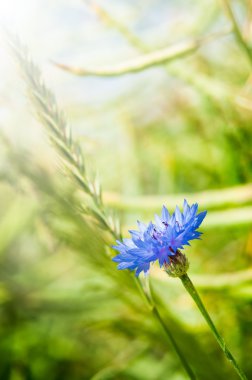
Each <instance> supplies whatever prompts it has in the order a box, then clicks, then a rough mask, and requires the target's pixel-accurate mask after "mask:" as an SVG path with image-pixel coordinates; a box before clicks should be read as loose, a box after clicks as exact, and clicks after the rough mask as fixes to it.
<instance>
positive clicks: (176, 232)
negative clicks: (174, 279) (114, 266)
mask: <svg viewBox="0 0 252 380" xmlns="http://www.w3.org/2000/svg"><path fill="white" fill-rule="evenodd" d="M197 211H198V204H197V203H194V204H192V206H189V204H188V203H187V201H186V200H184V204H183V212H181V211H180V209H179V208H178V206H176V208H175V211H174V213H173V214H172V215H170V214H169V212H168V210H167V208H166V207H165V206H163V208H162V214H161V217H159V216H158V215H155V224H153V223H152V222H150V223H149V224H144V223H142V222H139V221H138V222H137V224H138V228H139V230H138V231H136V230H130V231H129V232H130V234H131V239H123V242H121V241H119V240H117V245H115V246H113V247H112V248H114V249H115V250H117V251H119V252H120V253H119V254H118V255H117V256H115V257H114V258H113V261H115V262H117V263H119V265H118V269H129V270H135V271H136V276H138V275H139V274H140V273H141V272H144V273H145V274H148V272H149V269H150V264H151V263H153V262H155V261H158V262H159V265H160V267H163V266H166V267H167V265H171V260H172V257H173V256H176V255H177V254H178V252H179V250H181V249H183V248H184V246H185V245H190V243H189V241H190V240H194V239H200V236H201V234H202V233H201V232H199V231H197V229H198V228H199V226H200V225H201V223H202V221H203V219H204V218H205V216H206V213H207V212H206V211H203V212H201V213H199V214H197Z"/></svg>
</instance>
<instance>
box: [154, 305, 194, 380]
mask: <svg viewBox="0 0 252 380" xmlns="http://www.w3.org/2000/svg"><path fill="white" fill-rule="evenodd" d="M152 313H153V315H154V316H155V318H156V319H157V320H158V321H159V323H160V325H161V326H162V327H163V329H164V331H165V333H166V335H167V336H168V338H169V340H170V342H171V343H172V346H173V348H174V350H175V351H176V353H177V355H178V357H179V359H180V361H181V363H182V365H183V367H184V369H185V371H186V372H187V374H188V376H189V378H190V379H191V380H196V376H195V374H194V373H193V371H192V369H191V367H190V366H189V364H188V362H187V360H186V359H185V357H184V355H183V354H182V352H181V351H180V348H179V347H178V345H177V343H176V341H175V339H174V337H173V335H172V334H171V332H170V330H169V329H168V328H167V326H166V324H165V322H164V321H163V319H162V317H161V315H160V313H159V311H158V309H157V307H156V306H155V305H154V306H153V308H152Z"/></svg>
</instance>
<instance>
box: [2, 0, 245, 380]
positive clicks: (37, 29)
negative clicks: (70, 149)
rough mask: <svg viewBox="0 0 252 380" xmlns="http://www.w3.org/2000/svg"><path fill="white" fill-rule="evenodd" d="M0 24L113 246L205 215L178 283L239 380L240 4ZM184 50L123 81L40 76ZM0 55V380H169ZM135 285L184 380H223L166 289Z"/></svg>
mask: <svg viewBox="0 0 252 380" xmlns="http://www.w3.org/2000/svg"><path fill="white" fill-rule="evenodd" d="M229 6H231V8H229ZM229 9H232V12H233V15H234V16H235V19H236V21H237V24H236V28H239V29H238V31H237V29H235V28H234V24H233V22H234V20H232V18H231V17H230V13H229V12H228V10H229ZM0 21H1V24H2V25H4V27H7V28H8V30H9V31H11V32H15V33H17V35H18V36H19V37H20V38H21V40H22V41H24V42H25V44H27V46H28V47H29V51H30V53H31V55H32V56H33V58H34V60H35V61H36V62H37V64H38V65H39V67H40V68H41V70H42V72H43V77H44V79H45V81H46V83H47V85H48V87H49V88H51V89H52V91H53V92H54V93H55V95H56V98H57V101H58V104H59V106H60V108H61V109H62V110H63V112H64V114H65V115H66V117H67V120H68V122H69V124H70V125H71V128H72V132H73V136H74V138H75V140H76V141H78V143H79V144H80V145H81V147H82V151H83V155H84V158H85V163H86V166H87V168H88V172H89V173H90V177H92V178H94V177H96V176H97V177H98V178H99V181H100V182H101V184H102V189H103V198H104V204H105V206H106V207H107V208H108V209H109V210H110V211H111V212H112V213H113V214H115V215H117V216H118V218H119V220H120V221H121V225H122V231H123V234H124V235H125V236H127V234H128V233H127V230H128V229H129V228H132V227H133V226H135V224H136V220H137V219H140V220H142V221H145V222H148V221H150V220H151V219H152V218H153V215H154V213H159V212H160V211H161V207H162V205H163V204H165V205H167V206H168V208H169V209H171V210H172V209H173V208H174V207H175V205H176V204H178V205H181V206H182V203H183V199H184V198H185V197H186V198H187V199H188V201H190V202H192V201H197V202H198V203H199V206H200V208H201V209H202V210H203V209H207V210H208V215H207V218H206V220H205V221H204V223H203V226H202V228H201V230H202V231H203V232H204V235H203V239H202V241H199V242H196V243H193V244H192V247H189V248H188V249H187V253H188V257H189V259H190V264H191V265H190V275H191V277H192V279H193V280H194V282H195V285H196V286H197V288H198V290H199V292H200V294H201V295H202V298H203V299H204V301H205V303H206V305H207V307H208V309H209V312H210V314H211V315H212V316H213V319H214V320H215V322H216V324H217V326H218V327H219V329H220V331H221V333H222V334H223V336H224V337H225V339H226V341H227V343H228V345H229V347H230V348H231V351H233V352H234V354H235V356H236V357H237V359H238V361H239V362H240V364H241V366H242V367H243V368H244V370H245V372H246V373H247V374H248V378H249V379H250V378H252V364H251V350H252V265H251V258H252V233H251V222H252V205H251V203H252V185H251V179H252V170H251V169H252V168H251V158H252V151H251V145H252V137H251V136H252V134H251V124H252V78H251V77H250V74H251V66H252V53H251V55H250V44H251V40H252V30H251V25H252V5H251V2H250V1H245V0H244V1H242V0H240V1H239V0H237V1H233V2H229V1H222V2H221V1H217V0H216V1H212V0H211V1H210V0H200V1H199V0H198V1H195V0H193V1H191V0H181V1H164V0H155V1H154V0H145V1H138V2H136V1H131V0H127V1H123V0H109V1H102V0H100V1H98V0H97V1H96V0H94V1H85V0H83V1H81V0H74V1H71V2H69V1H66V0H58V1H53V2H52V1H49V0H43V1H42V0H25V1H24V2H20V1H18V0H9V1H8V2H4V1H1V3H0ZM239 32H240V38H239ZM188 41H201V43H200V47H199V48H198V49H196V50H195V51H194V52H193V53H191V54H188V55H186V56H184V57H181V58H180V59H177V60H173V61H172V62H163V63H162V64H161V65H159V66H156V67H150V68H148V69H146V70H141V71H139V72H137V73H133V74H132V73H131V74H126V75H121V76H110V77H97V76H87V75H86V76H76V75H74V73H71V72H69V71H68V72H67V71H63V70H61V69H60V68H59V67H57V66H56V65H55V64H54V62H58V63H62V64H67V65H69V66H75V67H83V68H85V67H89V68H92V69H95V68H100V67H103V66H106V67H108V68H112V69H113V67H115V66H116V65H117V64H120V63H124V64H125V65H126V66H127V62H129V61H130V60H137V59H139V57H140V56H142V55H144V54H148V53H149V52H153V51H156V50H158V49H163V48H166V47H167V46H169V45H173V44H174V45H176V44H179V43H181V42H183V43H187V42H188ZM7 45H8V44H6V38H5V37H4V36H3V38H1V45H0V70H1V81H0V131H1V149H0V157H1V160H0V178H1V182H0V379H3V380H9V379H10V380H26V379H27V380H32V379H35V380H42V379H48V380H57V379H61V380H69V379H71V380H80V379H83V380H84V379H85V380H86V379H92V380H98V379H99V380H105V379H106V380H107V379H118V380H119V379H120V380H123V379H127V380H128V379H132V380H133V379H134V380H165V379H170V380H180V379H187V375H186V373H185V372H184V370H183V368H182V367H181V364H180V362H179V360H178V358H177V356H176V353H175V352H174V350H173V348H172V346H171V344H170V342H169V340H167V337H166V336H165V334H164V331H163V329H162V328H161V326H160V325H159V324H158V323H157V321H156V320H155V318H153V314H152V312H151V310H150V308H149V306H148V305H147V304H146V302H145V301H144V299H143V298H142V297H141V294H140V293H139V289H137V287H136V286H135V285H134V282H133V281H132V278H131V277H130V276H128V274H127V273H124V272H119V271H117V270H116V265H115V264H114V263H113V262H111V258H110V256H111V255H112V256H113V252H112V251H111V250H110V249H109V248H108V246H109V245H110V244H112V243H113V241H112V239H111V238H109V237H108V236H107V235H106V234H105V235H106V236H105V235H104V232H102V231H101V230H100V229H98V228H97V227H95V226H94V225H92V223H89V221H88V220H87V219H88V218H86V216H85V215H82V214H81V212H77V209H78V206H79V205H80V204H81V203H83V202H85V198H84V199H83V197H82V196H81V194H80V191H79V189H78V187H77V186H76V184H75V183H74V182H72V181H71V178H68V176H67V175H65V173H63V175H62V162H61V160H60V157H59V155H58V154H56V153H55V151H54V149H53V147H52V146H51V144H50V142H49V141H48V138H47V135H46V133H45V130H44V129H43V126H41V124H40V123H39V121H38V120H37V119H36V117H34V114H35V111H34V109H33V107H32V105H31V104H30V103H29V101H28V100H27V97H26V93H25V84H24V83H23V81H22V76H21V75H20V72H19V69H18V66H17V65H16V63H15V60H13V57H12V56H11V54H10V51H9V49H8V47H7ZM142 281H144V279H142ZM150 283H151V287H152V291H153V294H154V297H155V302H156V303H157V305H158V307H159V310H160V313H161V315H162V317H163V319H164V320H165V323H166V324H167V326H168V327H169V329H170V331H172V333H173V334H174V336H175V338H176V340H177V342H178V343H179V345H180V347H181V350H182V351H183V353H184V354H185V356H186V357H187V359H188V361H189V362H190V364H191V366H192V368H193V369H194V371H195V373H196V375H197V377H198V378H199V379H202V380H213V379H220V380H221V379H227V378H228V379H237V375H236V374H235V373H234V371H233V369H232V368H231V367H230V365H229V364H228V363H227V362H226V360H225V358H224V356H223V354H222V353H221V351H220V349H219V347H218V346H217V343H216V342H215V341H214V339H213V337H212V336H211V333H210V332H209V329H208V327H207V326H206V324H205V322H204V320H203V319H202V317H201V316H200V314H199V312H198V310H197V309H196V307H195V305H194V304H193V302H192V301H191V300H190V298H189V297H188V295H187V294H186V293H185V290H184V289H183V288H182V286H181V284H180V282H179V280H177V279H169V278H167V276H165V274H164V273H163V272H162V271H161V270H160V269H159V268H158V267H156V266H153V268H152V270H151V274H150Z"/></svg>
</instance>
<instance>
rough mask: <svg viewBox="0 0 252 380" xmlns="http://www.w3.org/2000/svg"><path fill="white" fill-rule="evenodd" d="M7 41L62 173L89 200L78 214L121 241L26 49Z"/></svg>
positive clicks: (16, 40)
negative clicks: (90, 218)
mask: <svg viewBox="0 0 252 380" xmlns="http://www.w3.org/2000/svg"><path fill="white" fill-rule="evenodd" d="M7 39H8V42H9V45H10V47H11V50H12V53H13V55H14V57H15V59H16V61H17V63H18V65H19V68H20V70H21V74H22V76H23V78H24V80H25V83H26V85H27V89H28V96H29V99H30V101H31V103H32V105H33V106H34V109H35V111H36V115H37V117H38V119H39V121H40V122H41V124H42V125H43V126H44V128H45V129H46V132H47V134H48V136H49V138H50V140H51V142H52V144H53V146H54V147H55V148H56V150H57V152H58V153H59V156H60V158H61V159H62V164H63V167H64V169H65V170H67V173H68V174H69V176H70V177H71V178H72V179H73V180H74V181H75V182H76V183H77V185H78V188H79V189H81V190H82V192H83V193H84V194H85V195H88V196H89V198H90V199H91V202H87V204H85V205H81V207H80V210H81V211H82V212H83V213H85V214H86V215H88V216H91V217H92V218H93V219H94V220H95V222H96V223H97V225H98V226H99V227H100V228H102V229H103V230H106V231H108V232H109V233H110V234H111V235H112V236H113V238H120V225H119V222H118V221H117V220H116V219H115V218H114V217H112V215H108V213H107V211H106V210H105V206H104V203H103V200H102V191H101V186H100V184H99V181H98V180H97V179H95V180H94V181H92V180H91V179H90V178H89V177H88V175H87V170H86V166H85V161H84V157H83V154H82V151H81V147H80V145H79V144H78V142H76V141H75V140H74V139H73V137H72V133H71V129H70V127H69V125H68V123H67V121H66V118H65V116H64V114H63V112H62V111H61V110H60V109H59V107H58V105H57V102H56V99H55V96H54V94H53V93H52V92H51V90H49V89H48V87H47V86H46V84H45V83H44V81H43V79H42V75H41V72H40V70H39V68H38V67H37V66H36V64H35V63H34V62H33V60H32V59H31V57H30V54H29V52H28V49H27V47H26V46H25V45H23V44H22V43H21V41H20V40H19V38H18V37H16V36H14V35H12V34H10V33H9V32H8V33H7Z"/></svg>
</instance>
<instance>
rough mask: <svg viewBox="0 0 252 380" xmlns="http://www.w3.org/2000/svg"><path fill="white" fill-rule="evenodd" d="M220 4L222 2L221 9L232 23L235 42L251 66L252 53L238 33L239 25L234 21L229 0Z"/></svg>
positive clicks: (223, 0)
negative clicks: (222, 8)
mask: <svg viewBox="0 0 252 380" xmlns="http://www.w3.org/2000/svg"><path fill="white" fill-rule="evenodd" d="M222 2H223V7H224V9H225V11H226V14H227V16H228V18H229V19H230V21H231V23H232V26H233V31H234V34H235V37H236V40H237V42H238V44H239V45H240V46H241V48H242V49H243V50H244V52H245V53H246V55H247V57H248V59H249V61H250V63H251V64H252V51H251V49H250V47H249V46H248V44H247V43H246V41H245V40H244V38H243V35H242V33H241V31H240V27H239V25H238V23H237V21H236V19H235V16H234V13H233V11H232V8H231V6H230V3H229V0H222Z"/></svg>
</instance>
